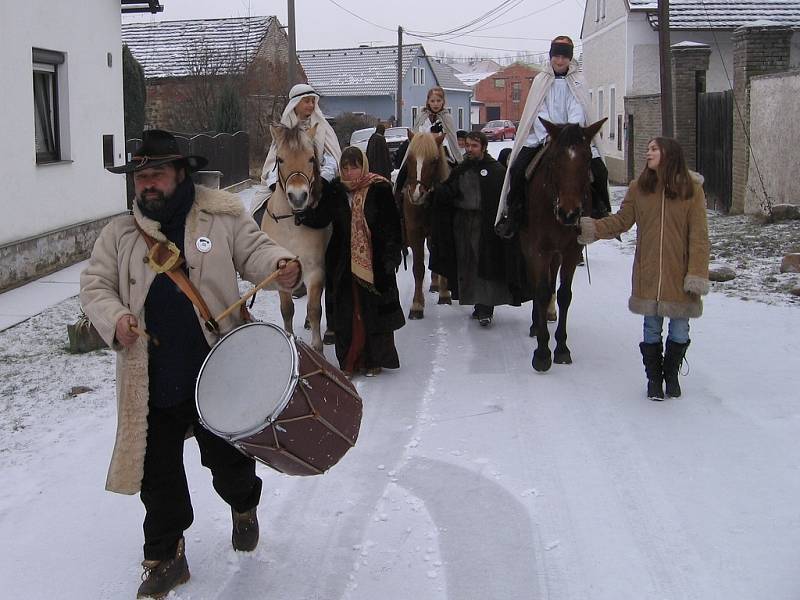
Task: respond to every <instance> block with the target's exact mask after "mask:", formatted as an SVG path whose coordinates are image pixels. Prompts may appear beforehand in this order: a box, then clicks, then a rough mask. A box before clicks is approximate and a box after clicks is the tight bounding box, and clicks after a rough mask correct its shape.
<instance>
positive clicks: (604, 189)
mask: <svg viewBox="0 0 800 600" xmlns="http://www.w3.org/2000/svg"><path fill="white" fill-rule="evenodd" d="M590 168H591V170H592V218H593V219H602V218H603V217H605V216H607V215H609V214H610V213H611V199H610V198H609V196H608V169H607V168H606V164H605V163H604V162H603V159H602V158H593V159H592V162H591V163H590Z"/></svg>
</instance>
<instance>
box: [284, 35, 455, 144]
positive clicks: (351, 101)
mask: <svg viewBox="0 0 800 600" xmlns="http://www.w3.org/2000/svg"><path fill="white" fill-rule="evenodd" d="M297 58H298V59H299V60H300V64H301V65H302V66H303V70H304V71H305V72H306V75H307V76H308V83H310V84H311V85H312V86H313V87H314V89H316V90H317V92H319V94H320V96H321V97H320V108H322V111H323V112H324V113H325V114H326V115H328V116H331V117H336V116H338V115H341V114H342V113H356V114H365V115H371V116H373V117H377V118H379V119H381V120H385V121H389V120H393V119H394V118H395V117H396V106H397V100H396V93H397V47H396V46H377V47H359V48H336V49H328V50H300V51H298V52H297ZM434 63H435V61H434V60H433V59H432V58H429V57H428V55H427V54H426V52H425V48H423V47H422V45H421V44H410V45H406V46H403V114H402V115H401V116H400V122H399V123H398V124H399V125H404V126H411V125H412V124H413V122H414V120H416V118H417V115H418V114H419V111H420V110H421V109H422V108H423V107H424V106H425V99H426V96H427V93H428V89H429V88H431V87H433V86H435V85H440V86H441V87H443V88H445V90H446V92H447V106H448V108H450V110H451V112H452V114H453V119H454V120H455V122H456V125H457V126H459V127H460V128H462V129H469V128H470V123H469V106H470V97H471V90H470V88H469V87H467V86H465V85H463V84H462V83H461V82H460V81H458V79H456V77H455V76H454V75H452V74H451V73H450V72H449V67H446V66H445V65H441V64H439V63H436V64H435V65H434ZM459 119H460V120H459Z"/></svg>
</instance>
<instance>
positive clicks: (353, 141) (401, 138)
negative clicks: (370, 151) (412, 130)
mask: <svg viewBox="0 0 800 600" xmlns="http://www.w3.org/2000/svg"><path fill="white" fill-rule="evenodd" d="M373 133H375V128H374V127H367V128H366V129H357V130H356V131H354V132H353V133H352V134H351V135H350V145H351V146H356V147H358V148H361V150H363V151H364V152H366V151H367V144H368V143H369V138H370V137H372V134H373ZM384 137H385V138H386V145H387V146H389V152H390V153H391V155H392V160H394V155H395V152H397V149H398V148H399V147H400V146H401V145H402V144H403V142H405V141H406V140H407V139H408V128H406V127H387V128H386V132H385V133H384Z"/></svg>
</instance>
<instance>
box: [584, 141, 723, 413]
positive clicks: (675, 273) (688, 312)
mask: <svg viewBox="0 0 800 600" xmlns="http://www.w3.org/2000/svg"><path fill="white" fill-rule="evenodd" d="M645 158H646V159H647V166H646V167H645V169H644V171H642V174H641V175H640V176H639V179H637V180H636V181H634V182H632V183H631V185H630V187H629V188H628V193H627V194H626V195H625V199H624V200H623V202H622V205H621V206H620V208H619V211H618V212H617V213H616V214H614V215H612V216H609V217H606V218H604V219H591V218H588V217H584V218H582V219H581V236H580V237H579V238H578V241H580V242H581V243H584V244H589V243H591V242H594V241H596V240H598V239H609V238H612V237H614V236H616V235H619V234H620V233H622V232H623V231H627V230H629V229H630V228H631V227H633V225H634V224H635V225H636V254H635V256H634V259H633V278H632V279H633V282H632V285H633V289H632V291H631V296H630V299H629V300H628V308H629V309H630V310H631V311H632V312H634V313H637V314H640V315H644V341H643V342H642V343H641V344H639V349H640V350H641V352H642V361H643V362H644V367H645V372H646V373H647V396H648V397H649V398H650V399H651V400H663V399H664V389H663V384H664V383H665V382H666V392H667V396H669V397H673V398H677V397H678V396H680V395H681V388H680V385H679V383H678V371H679V370H680V365H681V363H682V361H683V358H684V355H685V354H686V349H687V348H688V346H689V342H690V340H689V319H690V318H697V317H699V316H700V315H701V314H702V313H703V303H702V300H701V299H700V296H702V295H705V294H707V293H708V290H709V284H708V255H709V242H708V224H707V222H706V207H705V195H704V194H703V188H702V178H701V177H700V176H699V175H698V174H696V173H690V172H689V170H688V169H687V168H686V161H685V159H684V156H683V151H682V150H681V147H680V145H678V142H676V141H675V140H673V139H671V138H662V137H657V138H654V139H652V140H650V142H649V144H648V147H647V153H646V154H645ZM664 317H669V333H668V335H667V342H666V347H665V349H664V353H663V357H662V344H661V332H662V328H663V323H664Z"/></svg>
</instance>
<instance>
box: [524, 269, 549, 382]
mask: <svg viewBox="0 0 800 600" xmlns="http://www.w3.org/2000/svg"><path fill="white" fill-rule="evenodd" d="M533 262H534V264H533V265H532V266H531V265H529V266H528V273H529V276H530V278H531V281H532V282H533V285H534V299H533V302H534V310H535V309H536V304H538V305H539V306H547V303H548V302H549V301H550V296H551V292H550V281H549V279H550V278H549V269H548V268H547V266H546V265H545V264H543V258H542V257H541V256H537V257H536V258H535V259H534V261H533ZM535 314H536V322H535V323H534V325H535V326H536V350H534V352H533V359H532V360H531V365H532V366H533V368H534V369H536V370H537V371H547V370H548V369H550V366H551V365H552V364H553V361H552V357H551V355H550V347H549V345H550V332H549V331H547V320H546V317H547V314H546V311H543V310H535Z"/></svg>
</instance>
